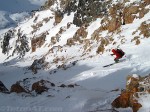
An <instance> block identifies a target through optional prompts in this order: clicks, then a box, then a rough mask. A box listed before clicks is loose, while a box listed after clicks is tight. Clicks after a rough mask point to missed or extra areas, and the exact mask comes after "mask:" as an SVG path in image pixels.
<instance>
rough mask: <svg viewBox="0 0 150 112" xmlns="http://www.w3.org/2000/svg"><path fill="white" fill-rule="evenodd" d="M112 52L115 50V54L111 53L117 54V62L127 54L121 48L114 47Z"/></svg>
mask: <svg viewBox="0 0 150 112" xmlns="http://www.w3.org/2000/svg"><path fill="white" fill-rule="evenodd" d="M112 52H113V54H111V55H112V56H113V55H115V56H116V57H115V59H114V61H115V62H116V63H118V62H119V59H121V58H122V57H123V56H124V54H125V53H124V52H123V51H122V50H121V49H112Z"/></svg>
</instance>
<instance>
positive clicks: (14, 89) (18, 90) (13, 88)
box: [10, 82, 27, 93]
mask: <svg viewBox="0 0 150 112" xmlns="http://www.w3.org/2000/svg"><path fill="white" fill-rule="evenodd" d="M10 92H15V93H22V92H25V93H27V91H26V90H25V88H24V87H22V86H21V85H20V83H19V82H16V84H13V85H12V86H11V89H10Z"/></svg>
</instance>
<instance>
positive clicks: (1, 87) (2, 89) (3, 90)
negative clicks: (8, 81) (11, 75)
mask: <svg viewBox="0 0 150 112" xmlns="http://www.w3.org/2000/svg"><path fill="white" fill-rule="evenodd" d="M0 92H2V93H6V92H9V90H8V89H7V88H6V86H5V85H4V84H3V83H2V82H1V81H0Z"/></svg>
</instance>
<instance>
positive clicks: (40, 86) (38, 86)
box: [32, 80, 55, 94]
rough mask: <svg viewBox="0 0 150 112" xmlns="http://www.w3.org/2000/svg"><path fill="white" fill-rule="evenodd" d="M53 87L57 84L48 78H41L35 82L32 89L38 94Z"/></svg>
mask: <svg viewBox="0 0 150 112" xmlns="http://www.w3.org/2000/svg"><path fill="white" fill-rule="evenodd" d="M51 87H55V84H54V83H51V82H49V81H46V80H40V81H38V82H35V83H33V85H32V91H35V92H36V93H37V94H41V93H43V92H45V91H48V89H49V88H51Z"/></svg>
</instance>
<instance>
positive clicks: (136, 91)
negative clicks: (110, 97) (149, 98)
mask: <svg viewBox="0 0 150 112" xmlns="http://www.w3.org/2000/svg"><path fill="white" fill-rule="evenodd" d="M142 93H143V94H147V93H149V94H150V75H148V76H145V77H140V76H138V75H136V74H133V75H132V76H128V77H127V83H126V89H125V90H124V91H122V92H121V94H120V96H118V97H117V98H116V99H115V100H114V101H113V102H112V106H113V107H115V108H127V107H131V108H132V110H133V112H137V111H138V110H139V108H141V107H142V105H141V104H140V103H139V102H138V98H139V97H140V94H142Z"/></svg>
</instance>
